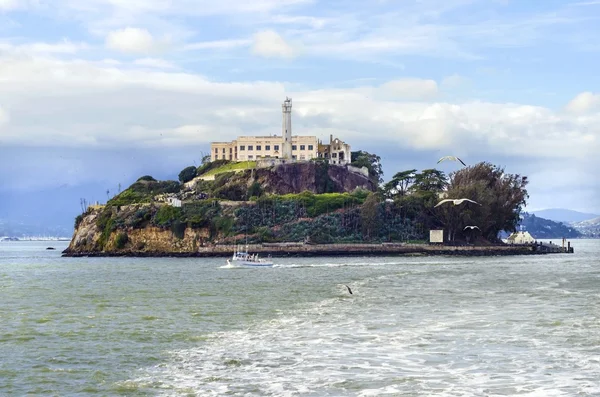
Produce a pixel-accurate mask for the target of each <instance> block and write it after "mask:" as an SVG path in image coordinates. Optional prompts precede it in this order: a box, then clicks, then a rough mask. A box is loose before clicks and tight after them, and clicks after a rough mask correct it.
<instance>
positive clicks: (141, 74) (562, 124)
mask: <svg viewBox="0 0 600 397" xmlns="http://www.w3.org/2000/svg"><path fill="white" fill-rule="evenodd" d="M161 61H162V60H153V59H141V60H137V65H136V62H134V63H133V64H131V63H130V64H127V63H125V64H119V63H112V62H108V63H107V62H103V61H99V62H85V61H65V60H57V59H50V58H22V57H13V58H10V57H6V56H5V57H0V103H3V104H4V106H5V108H6V107H8V108H10V109H11V113H12V118H11V129H10V133H9V132H8V131H5V132H3V134H2V135H1V136H0V142H1V143H4V144H9V143H10V144H22V145H29V144H31V143H32V142H35V143H36V144H38V145H50V146H60V145H67V146H108V147H111V146H123V145H125V146H126V145H138V144H144V145H150V146H152V145H161V144H164V143H165V142H169V143H170V144H181V145H192V144H197V145H204V144H206V143H207V142H209V141H210V140H213V139H233V138H234V137H235V136H236V134H239V133H244V134H254V133H257V134H258V133H268V134H273V133H279V121H280V120H279V111H280V110H279V105H280V101H281V100H282V98H284V97H285V96H286V95H290V96H292V97H293V98H294V115H295V116H294V126H295V131H296V132H297V133H299V134H309V133H311V134H312V133H315V131H322V132H323V133H324V134H325V136H327V135H328V134H329V132H328V131H335V132H336V135H340V137H343V138H344V139H349V140H351V141H352V142H355V144H356V145H358V144H373V143H375V142H378V141H379V142H395V144H397V145H398V146H400V147H404V148H406V149H411V148H412V149H433V150H437V149H440V150H442V149H443V150H450V151H454V150H456V151H460V152H461V153H466V152H470V153H477V154H478V155H479V154H481V155H482V156H485V155H486V153H487V154H488V155H489V154H494V155H511V156H514V155H519V156H525V157H534V158H554V157H556V156H560V157H564V158H578V157H580V156H585V155H590V154H591V153H593V152H594V151H597V150H600V115H589V116H587V117H584V118H583V117H579V116H578V115H573V116H571V115H570V114H569V113H560V112H554V111H552V110H550V109H548V108H544V107H539V106H531V105H521V104H503V103H490V102H473V101H466V102H465V101H461V102H458V103H447V102H443V101H440V100H439V99H438V100H437V101H436V100H435V98H436V97H435V94H436V93H437V84H436V83H435V81H433V80H419V79H400V80H393V81H390V82H387V83H385V84H383V85H381V86H364V85H363V86H361V87H357V88H349V89H323V90H301V89H296V90H295V91H294V92H290V91H289V90H286V88H285V87H286V85H288V84H286V83H279V82H229V83H220V82H213V81H210V80H208V79H206V78H204V77H202V76H200V75H194V74H190V73H182V72H178V71H169V69H164V70H163V69H156V68H154V67H150V68H149V67H148V66H150V65H152V64H155V66H163V67H166V66H168V64H164V65H162V63H161ZM140 64H141V65H143V67H139V65H140ZM363 84H364V82H363ZM382 92H383V93H384V94H385V95H383V96H382V95H380V94H381V93H382ZM411 98H412V99H413V100H417V101H411ZM424 99H428V100H429V101H424ZM399 100H400V101H399ZM185 126H193V127H192V129H189V128H186V127H185ZM375 131H376V132H377V133H376V134H374V132H375ZM161 134H162V135H161Z"/></svg>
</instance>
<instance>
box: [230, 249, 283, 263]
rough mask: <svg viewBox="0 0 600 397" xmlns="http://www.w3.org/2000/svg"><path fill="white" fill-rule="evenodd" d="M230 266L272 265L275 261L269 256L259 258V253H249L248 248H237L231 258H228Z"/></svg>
mask: <svg viewBox="0 0 600 397" xmlns="http://www.w3.org/2000/svg"><path fill="white" fill-rule="evenodd" d="M227 266H228V267H272V266H273V261H272V260H271V259H270V256H269V258H267V259H263V258H259V257H258V254H249V253H248V246H246V249H245V250H244V249H239V248H236V249H235V251H233V256H232V257H231V259H227Z"/></svg>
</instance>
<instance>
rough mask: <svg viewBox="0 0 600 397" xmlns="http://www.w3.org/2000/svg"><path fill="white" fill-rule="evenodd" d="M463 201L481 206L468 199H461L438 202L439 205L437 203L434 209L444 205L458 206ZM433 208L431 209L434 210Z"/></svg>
mask: <svg viewBox="0 0 600 397" xmlns="http://www.w3.org/2000/svg"><path fill="white" fill-rule="evenodd" d="M465 201H468V202H469V203H473V204H477V205H481V204H479V203H478V202H476V201H473V200H470V199H468V198H462V199H444V200H442V201H440V202H439V203H437V204H436V205H435V207H439V206H440V205H442V204H444V203H454V205H460V204H462V203H464V202H465ZM435 207H433V208H435Z"/></svg>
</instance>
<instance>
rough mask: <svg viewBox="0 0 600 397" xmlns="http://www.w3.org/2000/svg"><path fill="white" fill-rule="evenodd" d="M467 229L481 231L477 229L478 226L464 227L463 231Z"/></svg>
mask: <svg viewBox="0 0 600 397" xmlns="http://www.w3.org/2000/svg"><path fill="white" fill-rule="evenodd" d="M467 229H471V230H475V229H477V230H481V229H480V228H479V226H465V228H464V229H463V230H467Z"/></svg>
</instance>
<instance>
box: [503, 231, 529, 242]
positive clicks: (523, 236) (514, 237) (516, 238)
mask: <svg viewBox="0 0 600 397" xmlns="http://www.w3.org/2000/svg"><path fill="white" fill-rule="evenodd" d="M533 243H535V238H533V236H532V235H531V234H529V232H528V231H525V230H519V231H518V232H514V233H513V234H511V235H510V236H508V238H507V239H506V244H533Z"/></svg>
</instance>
